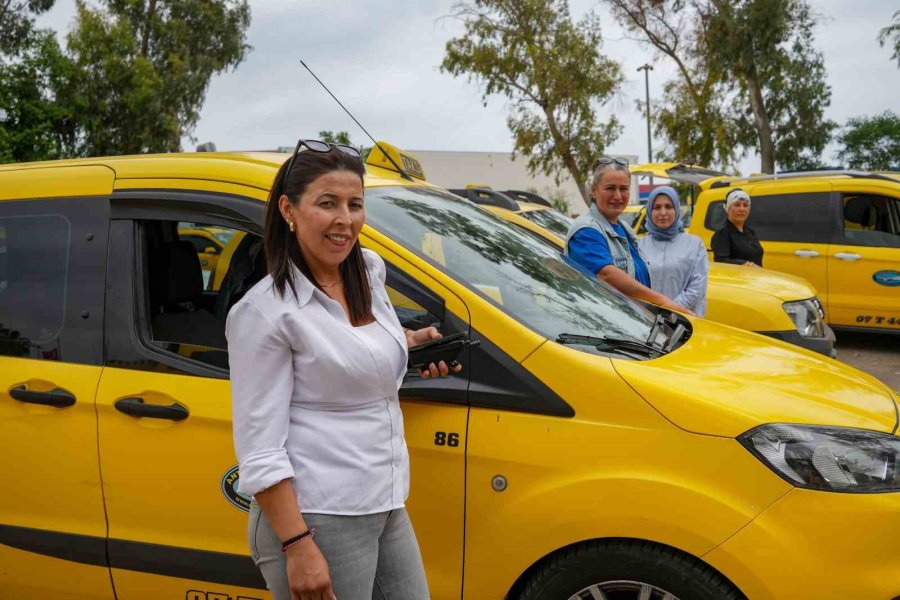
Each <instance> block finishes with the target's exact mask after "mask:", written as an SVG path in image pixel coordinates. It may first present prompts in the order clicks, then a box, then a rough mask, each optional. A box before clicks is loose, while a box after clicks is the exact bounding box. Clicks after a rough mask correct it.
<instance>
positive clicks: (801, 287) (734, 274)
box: [709, 262, 816, 302]
mask: <svg viewBox="0 0 900 600" xmlns="http://www.w3.org/2000/svg"><path fill="white" fill-rule="evenodd" d="M709 282H710V283H715V284H716V285H725V286H729V287H735V288H739V289H741V290H754V291H757V292H764V293H766V294H770V295H772V296H775V297H776V298H778V299H779V300H781V301H782V302H792V301H795V300H808V299H810V298H812V297H813V296H815V295H816V290H815V288H814V287H813V286H812V285H811V284H810V283H809V282H808V281H806V280H805V279H803V278H802V277H796V276H794V275H788V274H787V273H780V272H778V271H770V270H769V269H750V268H747V267H745V266H743V265H732V264H728V263H717V262H711V263H709Z"/></svg>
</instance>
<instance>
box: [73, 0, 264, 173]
mask: <svg viewBox="0 0 900 600" xmlns="http://www.w3.org/2000/svg"><path fill="white" fill-rule="evenodd" d="M249 24H250V9H249V7H248V5H247V0H102V2H101V6H99V7H97V8H93V7H91V6H88V5H87V4H86V2H85V1H84V0H77V18H76V24H75V28H74V30H73V31H72V32H70V34H69V36H68V48H69V53H70V55H71V58H72V61H73V63H74V66H75V69H74V72H73V77H72V79H71V81H70V82H69V85H68V87H67V89H66V92H67V94H68V96H67V100H68V101H70V102H71V104H72V105H73V107H74V109H73V110H74V118H75V120H76V121H77V122H78V124H79V127H80V137H79V142H80V147H79V152H80V153H81V154H84V155H91V156H97V155H110V154H135V153H141V152H169V151H178V150H180V149H181V138H182V137H185V136H187V137H189V138H190V136H191V132H192V131H193V128H194V126H195V125H196V123H197V120H198V118H199V114H200V108H201V107H202V105H203V100H204V98H205V96H206V90H207V87H208V86H209V80H210V78H211V77H212V76H213V75H214V74H216V73H219V72H221V71H223V70H226V69H229V68H232V69H233V68H235V67H237V65H238V64H239V63H240V62H241V61H242V60H243V58H244V56H245V54H246V52H247V51H248V50H249V46H248V45H247V44H246V30H247V27H248V26H249ZM191 139H193V138H191Z"/></svg>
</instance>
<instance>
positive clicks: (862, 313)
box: [638, 166, 900, 333]
mask: <svg viewBox="0 0 900 600" xmlns="http://www.w3.org/2000/svg"><path fill="white" fill-rule="evenodd" d="M651 167H652V166H651ZM638 170H641V169H640V168H639V169H638ZM650 170H652V169H650V168H646V169H643V171H644V172H648V171H650ZM673 176H674V177H678V174H677V173H676V174H673ZM691 183H693V184H695V186H696V189H697V190H698V191H699V193H698V195H697V197H696V202H695V210H694V219H693V221H692V222H691V226H690V229H689V231H690V232H691V233H693V234H695V235H697V236H700V238H702V239H703V240H704V242H705V243H706V245H707V248H709V245H710V241H711V239H712V235H713V233H714V232H715V230H716V229H717V228H718V227H719V226H720V225H721V224H722V223H724V221H725V195H726V194H727V193H728V192H729V191H730V190H732V189H734V188H736V187H740V188H741V189H743V190H744V191H746V192H747V193H749V194H750V196H751V198H752V203H751V208H750V217H749V219H748V221H747V224H748V225H749V226H750V227H751V228H753V230H754V231H756V233H757V235H758V237H759V240H760V242H761V243H762V246H763V249H764V250H765V256H764V258H763V265H764V266H765V267H766V268H767V269H773V270H775V271H780V272H783V273H790V274H793V275H797V276H799V277H803V278H805V279H807V280H808V281H809V282H810V283H811V284H812V285H813V286H814V287H815V288H816V290H818V292H819V297H820V298H821V300H822V303H823V305H824V309H825V314H826V318H827V321H828V323H829V324H830V325H831V326H832V327H836V328H842V329H857V328H859V329H869V330H873V331H882V332H895V333H900V176H898V175H897V174H890V173H868V172H862V171H810V172H799V173H784V174H778V175H758V176H752V177H743V178H742V177H725V176H721V175H717V176H713V177H710V178H707V179H704V180H701V181H699V182H698V181H696V180H695V181H691Z"/></svg>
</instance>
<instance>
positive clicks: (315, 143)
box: [281, 140, 362, 194]
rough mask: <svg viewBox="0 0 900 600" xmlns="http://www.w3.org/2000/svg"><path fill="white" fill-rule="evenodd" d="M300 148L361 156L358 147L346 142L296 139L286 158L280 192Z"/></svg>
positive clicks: (283, 187) (282, 190)
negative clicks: (335, 142) (288, 156)
mask: <svg viewBox="0 0 900 600" xmlns="http://www.w3.org/2000/svg"><path fill="white" fill-rule="evenodd" d="M302 148H306V149H307V150H311V151H312V152H331V151H332V150H338V151H340V152H343V153H344V154H349V155H350V156H353V157H356V158H360V159H361V158H362V154H360V152H359V149H358V148H354V147H353V146H348V145H347V144H330V143H328V142H323V141H322V140H297V147H296V148H294V153H293V154H291V158H290V160H288V166H287V169H285V171H284V178H283V179H282V180H281V193H282V194H284V189H285V185H286V184H287V180H288V175H290V174H291V169H293V168H294V159H295V158H297V155H298V154H299V153H300V150H301V149H302Z"/></svg>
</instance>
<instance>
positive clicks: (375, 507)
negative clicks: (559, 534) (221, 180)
mask: <svg viewBox="0 0 900 600" xmlns="http://www.w3.org/2000/svg"><path fill="white" fill-rule="evenodd" d="M304 148H305V150H304ZM364 174H365V168H364V167H363V163H362V159H361V157H360V155H359V152H358V151H357V150H356V149H355V148H353V147H350V146H341V145H332V144H327V143H325V142H320V141H316V140H301V141H300V142H298V144H297V150H296V151H295V152H294V154H293V156H292V157H291V159H289V160H288V161H287V162H286V163H285V164H284V165H283V166H282V167H281V169H280V170H279V172H278V174H277V175H276V177H275V181H274V183H273V186H272V191H271V193H270V194H269V203H268V208H267V212H266V230H265V250H266V259H267V263H268V268H269V275H268V276H267V277H265V278H264V279H263V280H262V281H260V282H259V283H258V284H257V285H255V286H254V287H253V288H252V289H251V290H250V291H249V292H248V293H247V294H246V295H245V296H244V297H243V298H242V299H241V301H240V302H238V303H237V304H235V306H234V307H232V309H231V311H230V312H229V314H228V321H227V325H226V335H227V337H228V352H229V362H230V366H231V386H232V404H233V420H234V442H235V450H236V453H237V456H238V461H239V465H240V474H241V476H240V480H239V491H240V492H241V493H244V494H247V495H252V496H253V498H254V502H253V503H252V504H251V511H250V523H249V540H250V549H251V554H252V556H253V559H254V561H255V562H256V564H257V565H258V566H259V568H260V571H261V572H262V574H263V577H264V578H265V580H266V584H267V585H268V587H269V589H270V590H271V591H272V594H273V597H274V598H275V600H292V599H295V598H301V599H304V600H306V599H307V598H309V599H316V600H319V599H321V600H331V599H332V598H334V597H337V598H339V599H340V600H356V599H359V600H370V599H371V598H372V597H373V589H374V590H376V591H377V592H380V593H382V594H384V595H385V596H386V597H388V598H392V599H404V600H405V599H409V600H421V599H424V598H428V587H427V583H426V581H425V572H424V568H423V566H422V558H421V555H420V553H419V548H418V543H417V542H416V537H415V534H414V533H413V529H412V526H411V524H410V521H409V518H408V516H407V514H406V510H405V508H404V503H405V501H406V497H407V495H408V493H409V454H408V453H407V448H406V442H405V440H404V438H403V416H402V413H401V412H400V403H399V397H398V389H399V387H400V384H401V382H402V380H403V376H404V374H405V373H406V364H407V351H408V347H410V346H414V345H416V344H420V343H422V342H425V341H428V340H430V339H437V338H439V337H441V335H440V333H438V331H437V330H436V329H435V328H434V327H428V328H425V329H421V330H418V331H409V330H404V329H403V328H402V327H401V326H400V322H399V321H398V320H397V316H396V314H395V313H394V310H393V307H392V306H391V303H390V300H389V299H388V296H387V293H386V291H385V288H384V281H385V266H384V262H383V261H382V259H381V258H380V257H378V256H377V255H376V254H375V253H374V252H371V251H368V250H363V249H362V248H361V246H360V244H359V241H358V236H359V232H360V230H361V229H362V226H363V223H364V222H365V206H364V198H363V175H364ZM459 368H460V367H459V366H458V365H454V370H459ZM449 371H450V369H448V367H447V365H446V364H444V363H443V362H441V363H440V364H439V365H434V364H432V365H430V368H429V369H428V370H425V371H423V372H422V376H423V377H438V376H441V375H447V374H448V373H449ZM376 597H377V596H376Z"/></svg>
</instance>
